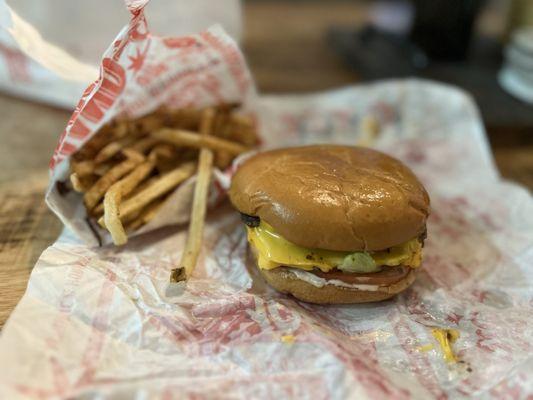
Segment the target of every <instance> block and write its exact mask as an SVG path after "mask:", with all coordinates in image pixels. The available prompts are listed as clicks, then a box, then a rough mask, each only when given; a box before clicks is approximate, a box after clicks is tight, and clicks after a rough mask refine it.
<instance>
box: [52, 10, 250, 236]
mask: <svg viewBox="0 0 533 400" xmlns="http://www.w3.org/2000/svg"><path fill="white" fill-rule="evenodd" d="M127 3H128V6H129V9H130V11H131V15H132V18H131V21H130V23H129V24H128V25H127V26H126V27H124V29H123V30H122V31H121V32H120V33H119V35H118V36H117V38H116V39H115V40H114V41H113V43H112V44H111V45H110V47H109V48H108V49H107V51H106V52H105V53H104V55H103V58H102V63H101V65H100V77H99V78H98V80H96V81H95V82H94V83H92V84H91V85H89V87H87V89H86V90H85V92H84V94H83V96H82V98H81V99H80V101H79V103H78V105H77V107H76V110H75V111H74V113H73V115H72V117H71V118H70V121H69V122H68V124H67V127H66V128H65V131H64V132H63V134H62V135H61V137H60V139H59V143H58V145H57V148H56V150H55V152H54V155H53V157H52V160H51V162H50V169H51V179H50V185H49V187H48V190H47V193H46V202H47V204H48V206H49V207H50V208H51V209H52V210H53V211H54V212H55V213H56V214H57V215H58V217H59V218H60V219H61V220H62V221H63V223H64V224H65V225H66V226H67V227H68V228H69V229H71V230H72V232H73V233H74V234H76V235H77V236H78V237H79V238H81V239H82V240H83V241H84V242H85V243H87V244H89V245H93V246H94V245H97V244H98V242H99V237H98V236H97V235H95V233H94V231H93V229H97V228H96V227H97V225H96V224H93V228H91V226H89V223H88V220H87V218H86V210H85V207H84V205H83V201H82V196H81V195H80V194H78V193H76V192H74V191H71V192H69V193H67V194H65V193H64V192H63V191H62V190H61V189H60V187H58V185H57V183H58V182H64V181H66V180H68V173H69V172H68V164H69V156H71V155H72V154H73V153H74V152H75V151H76V150H77V149H79V148H80V147H81V146H83V144H84V143H85V142H86V141H87V140H88V139H89V138H90V137H91V136H93V135H94V134H95V133H96V132H97V131H98V129H99V128H100V127H101V126H102V125H104V124H105V123H107V122H109V121H110V120H112V119H113V118H115V117H117V116H120V117H121V118H128V117H131V118H135V117H140V116H143V115H145V114H147V113H149V112H151V111H153V110H155V109H156V108H158V107H161V106H166V107H168V108H169V109H173V108H180V107H204V106H209V105H216V104H220V103H241V104H242V109H243V110H244V109H246V108H250V107H251V103H252V101H253V98H254V94H255V90H254V85H253V82H252V80H251V76H250V73H249V71H248V68H247V66H246V64H245V62H244V58H243V56H242V54H241V52H240V50H239V48H238V46H237V44H236V43H235V42H234V41H233V39H231V38H230V37H229V36H228V35H227V34H226V33H225V32H224V31H223V29H221V28H220V27H217V26H215V27H213V28H210V29H208V30H206V31H204V32H201V33H199V34H195V35H191V36H182V37H160V36H156V35H154V34H152V33H151V32H150V31H149V30H148V25H147V22H146V19H145V15H144V8H143V7H144V6H145V4H146V3H147V1H128V2H127ZM213 176H214V179H213V182H212V190H211V191H210V193H211V197H210V199H209V204H210V205H214V204H216V203H217V202H218V200H219V199H220V198H221V197H222V195H223V193H224V190H225V189H226V188H227V187H228V184H229V176H228V175H227V174H224V173H223V172H222V171H219V170H217V169H215V171H214V174H213ZM193 186H194V177H192V178H191V179H189V180H187V181H186V182H184V183H183V184H182V185H180V186H178V188H177V189H176V190H175V191H174V192H173V193H172V194H171V195H170V197H169V198H168V199H167V200H166V201H165V203H164V205H163V206H162V207H161V209H160V210H159V211H158V214H157V215H156V216H155V217H154V219H153V220H151V221H150V222H149V223H148V224H146V225H145V226H143V228H142V229H141V230H139V231H137V232H135V233H138V232H146V231H151V230H153V229H155V228H160V227H161V226H163V225H170V224H180V223H181V224H182V223H184V222H187V221H188V218H189V212H190V202H191V198H192V188H193ZM100 231H101V232H100V236H102V235H105V234H106V233H105V231H103V230H100ZM130 236H131V235H130ZM103 239H104V240H106V239H107V241H109V235H107V236H103Z"/></svg>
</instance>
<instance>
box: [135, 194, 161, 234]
mask: <svg viewBox="0 0 533 400" xmlns="http://www.w3.org/2000/svg"><path fill="white" fill-rule="evenodd" d="M165 200H166V198H164V199H157V200H155V201H153V202H151V203H150V204H148V205H147V206H146V207H144V209H143V210H142V212H141V213H140V214H139V215H138V216H136V217H135V219H133V220H131V221H130V222H129V223H128V224H127V226H126V230H127V231H128V232H133V231H135V230H137V229H139V228H140V227H141V226H143V225H145V224H147V223H148V222H150V221H151V220H152V219H153V218H154V217H155V216H156V214H157V213H158V212H159V210H160V209H161V207H162V206H163V204H165Z"/></svg>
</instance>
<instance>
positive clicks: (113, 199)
mask: <svg viewBox="0 0 533 400" xmlns="http://www.w3.org/2000/svg"><path fill="white" fill-rule="evenodd" d="M121 200H122V193H121V188H120V184H119V185H116V184H115V185H113V186H111V188H110V189H109V190H108V191H107V192H106V194H105V196H104V217H103V218H104V224H105V228H106V229H107V230H108V231H109V233H110V234H111V238H112V239H113V243H114V244H115V245H116V246H122V245H123V244H126V242H127V241H128V235H126V231H125V230H124V227H123V226H122V222H120V217H119V211H118V207H119V204H120V201H121Z"/></svg>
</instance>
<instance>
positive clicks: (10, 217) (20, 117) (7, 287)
mask: <svg viewBox="0 0 533 400" xmlns="http://www.w3.org/2000/svg"><path fill="white" fill-rule="evenodd" d="M332 3H333V2H306V1H296V2H287V3H285V2H279V1H277V2H251V3H245V7H244V17H245V26H244V30H245V32H246V36H245V38H244V42H243V47H244V51H245V53H246V56H247V58H248V62H249V64H250V67H251V69H252V72H253V74H254V76H255V78H256V81H257V85H258V87H259V89H260V90H261V91H262V92H278V93H279V92H308V91H316V90H324V89H329V88H333V87H338V86H342V85H347V84H354V83H356V82H357V81H358V77H357V74H356V73H354V72H353V71H351V70H350V69H348V68H346V67H345V66H344V65H343V64H342V62H341V61H340V60H339V59H338V58H337V56H336V55H335V54H334V53H333V52H332V51H331V50H330V49H329V47H328V46H327V44H326V43H325V39H324V38H325V33H326V31H327V29H328V28H329V27H330V26H331V25H333V24H342V25H346V24H354V25H357V24H362V23H363V21H364V19H365V17H366V9H367V8H366V7H367V6H366V5H365V4H368V3H366V2H362V3H354V2H344V1H343V2H338V3H337V2H335V3H334V6H332ZM361 4H363V5H361ZM280 16H282V17H280ZM489 20H490V18H489ZM491 26H494V24H491ZM69 115H70V113H69V112H66V111H64V110H58V109H55V108H52V107H48V106H45V105H41V104H36V103H31V102H28V101H24V100H20V99H16V98H13V97H9V96H5V95H0V327H1V326H2V325H3V324H4V322H5V320H6V318H7V317H8V315H9V314H10V312H11V311H12V309H13V307H14V306H15V305H16V303H17V302H18V301H19V299H20V297H21V296H22V294H23V292H24V290H25V288H26V284H27V279H28V276H29V274H30V272H31V269H32V267H33V265H34V264H35V261H36V260H37V258H38V256H39V255H40V254H41V252H42V251H43V250H44V249H45V248H46V247H47V246H49V245H50V244H51V243H53V241H54V240H55V238H56V237H57V235H58V234H59V233H60V231H61V224H60V222H59V221H58V220H57V219H56V218H55V216H53V215H52V213H51V212H50V211H49V210H48V209H47V208H46V206H45V205H44V201H43V195H44V190H45V188H46V184H47V180H48V175H47V165H48V161H49V158H50V155H51V154H52V150H53V148H54V146H55V144H56V141H57V138H58V135H59V134H60V133H61V131H62V130H63V127H64V126H65V124H66V122H67V120H68V117H69ZM488 128H489V132H492V131H494V132H497V133H498V134H497V137H495V138H491V139H492V143H493V149H494V151H495V159H496V161H497V163H498V166H499V168H500V170H501V171H502V174H503V176H504V177H507V178H509V179H512V180H516V181H518V182H521V183H523V184H525V185H527V186H528V187H529V188H533V143H532V142H531V136H532V135H531V133H532V130H531V129H530V128H531V127H523V126H519V127H515V126H505V127H490V126H489V127H488Z"/></svg>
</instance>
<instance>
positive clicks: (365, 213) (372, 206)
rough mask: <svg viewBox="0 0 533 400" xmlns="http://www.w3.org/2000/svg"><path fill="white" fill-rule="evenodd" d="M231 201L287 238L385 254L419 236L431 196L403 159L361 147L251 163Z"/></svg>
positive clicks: (297, 151) (296, 151) (270, 155)
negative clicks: (399, 159)
mask: <svg viewBox="0 0 533 400" xmlns="http://www.w3.org/2000/svg"><path fill="white" fill-rule="evenodd" d="M229 196H230V199H231V202H232V203H233V205H234V206H235V207H236V208H237V209H238V210H239V211H240V212H242V213H244V214H249V215H254V216H258V217H260V218H261V219H262V220H263V221H265V222H267V223H268V224H270V225H271V226H272V227H273V228H274V229H275V230H276V231H277V232H278V233H279V234H280V235H282V236H283V237H284V238H285V239H287V240H289V241H291V242H293V243H295V244H297V245H300V246H304V247H309V248H320V249H327V250H337V251H358V250H369V251H372V250H383V249H386V248H388V247H391V246H394V245H398V244H400V243H403V242H406V241H408V240H410V239H412V238H414V237H416V236H418V235H420V234H421V233H422V232H423V231H424V229H425V225H426V219H427V216H428V213H429V197H428V194H427V193H426V190H425V189H424V187H423V186H422V184H421V183H420V182H419V180H418V179H417V178H416V176H415V175H414V174H413V173H412V172H411V170H410V169H409V168H407V167H406V166H405V165H404V164H402V163H401V162H400V161H398V160H396V159H394V158H392V157H389V156H387V155H386V154H383V153H381V152H378V151H375V150H371V149H368V148H361V147H350V146H334V145H315V146H305V147H293V148H285V149H278V150H272V151H268V152H264V153H259V154H257V155H255V156H253V157H251V158H250V159H248V160H246V161H245V162H244V164H243V165H241V167H240V168H239V169H238V170H237V172H236V174H235V175H234V177H233V180H232V184H231V188H230V191H229Z"/></svg>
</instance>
